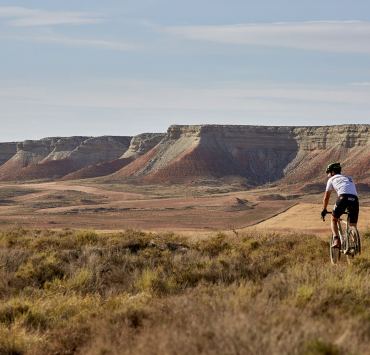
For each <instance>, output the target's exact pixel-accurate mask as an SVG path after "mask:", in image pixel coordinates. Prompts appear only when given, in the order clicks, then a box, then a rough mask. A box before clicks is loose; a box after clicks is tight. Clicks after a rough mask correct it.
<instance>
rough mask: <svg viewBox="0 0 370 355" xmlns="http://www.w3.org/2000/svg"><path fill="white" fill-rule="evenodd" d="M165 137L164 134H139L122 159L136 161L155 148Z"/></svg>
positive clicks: (132, 140) (133, 139)
mask: <svg viewBox="0 0 370 355" xmlns="http://www.w3.org/2000/svg"><path fill="white" fill-rule="evenodd" d="M164 137H165V134H164V133H143V134H139V135H137V136H135V137H133V138H132V139H131V142H130V147H129V148H128V150H127V151H126V152H125V153H124V154H123V155H122V157H121V158H123V159H127V158H131V159H136V158H138V157H139V156H140V155H143V154H145V153H146V152H148V151H149V150H150V149H152V148H153V147H155V146H156V145H157V144H158V143H159V142H160V141H161V140H162V139H163V138H164Z"/></svg>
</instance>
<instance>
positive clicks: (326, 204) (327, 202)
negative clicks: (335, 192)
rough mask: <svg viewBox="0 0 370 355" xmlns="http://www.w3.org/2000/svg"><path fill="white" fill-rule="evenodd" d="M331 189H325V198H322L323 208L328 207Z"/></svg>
mask: <svg viewBox="0 0 370 355" xmlns="http://www.w3.org/2000/svg"><path fill="white" fill-rule="evenodd" d="M330 194H331V191H325V194H324V198H323V200H322V208H323V210H325V209H326V208H327V207H328V204H329V199H330Z"/></svg>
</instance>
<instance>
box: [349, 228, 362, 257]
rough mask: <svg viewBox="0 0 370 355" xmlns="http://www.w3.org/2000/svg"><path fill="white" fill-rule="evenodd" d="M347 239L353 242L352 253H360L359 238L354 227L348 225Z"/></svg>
mask: <svg viewBox="0 0 370 355" xmlns="http://www.w3.org/2000/svg"><path fill="white" fill-rule="evenodd" d="M349 239H351V240H352V242H353V248H354V255H356V254H359V255H360V254H361V238H360V234H359V232H358V230H357V228H356V227H350V229H349Z"/></svg>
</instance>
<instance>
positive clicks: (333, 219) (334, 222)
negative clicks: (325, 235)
mask: <svg viewBox="0 0 370 355" xmlns="http://www.w3.org/2000/svg"><path fill="white" fill-rule="evenodd" d="M331 231H332V233H333V237H335V236H338V235H339V230H338V218H336V217H335V216H334V215H332V216H331Z"/></svg>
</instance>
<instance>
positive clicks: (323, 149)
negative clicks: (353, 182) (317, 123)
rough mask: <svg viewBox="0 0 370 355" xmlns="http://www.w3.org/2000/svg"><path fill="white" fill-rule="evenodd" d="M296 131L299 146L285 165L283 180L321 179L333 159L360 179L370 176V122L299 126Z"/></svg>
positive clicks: (294, 181) (346, 171)
mask: <svg viewBox="0 0 370 355" xmlns="http://www.w3.org/2000/svg"><path fill="white" fill-rule="evenodd" d="M293 132H294V136H295V139H296V140H297V143H298V146H299V150H298V152H297V155H296V156H295V158H294V159H293V160H292V161H291V162H290V163H289V164H288V165H287V167H286V168H285V171H284V175H285V177H284V180H283V182H287V183H296V182H302V181H306V180H308V181H311V182H315V181H321V180H322V173H323V170H324V169H323V167H325V166H326V165H327V164H328V163H329V162H333V161H340V162H341V163H342V165H343V167H344V169H345V173H346V174H349V175H353V176H354V177H356V179H357V180H360V181H365V182H367V181H368V180H369V178H370V125H340V126H326V127H299V128H295V129H294V131H293ZM369 182H370V181H369Z"/></svg>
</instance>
